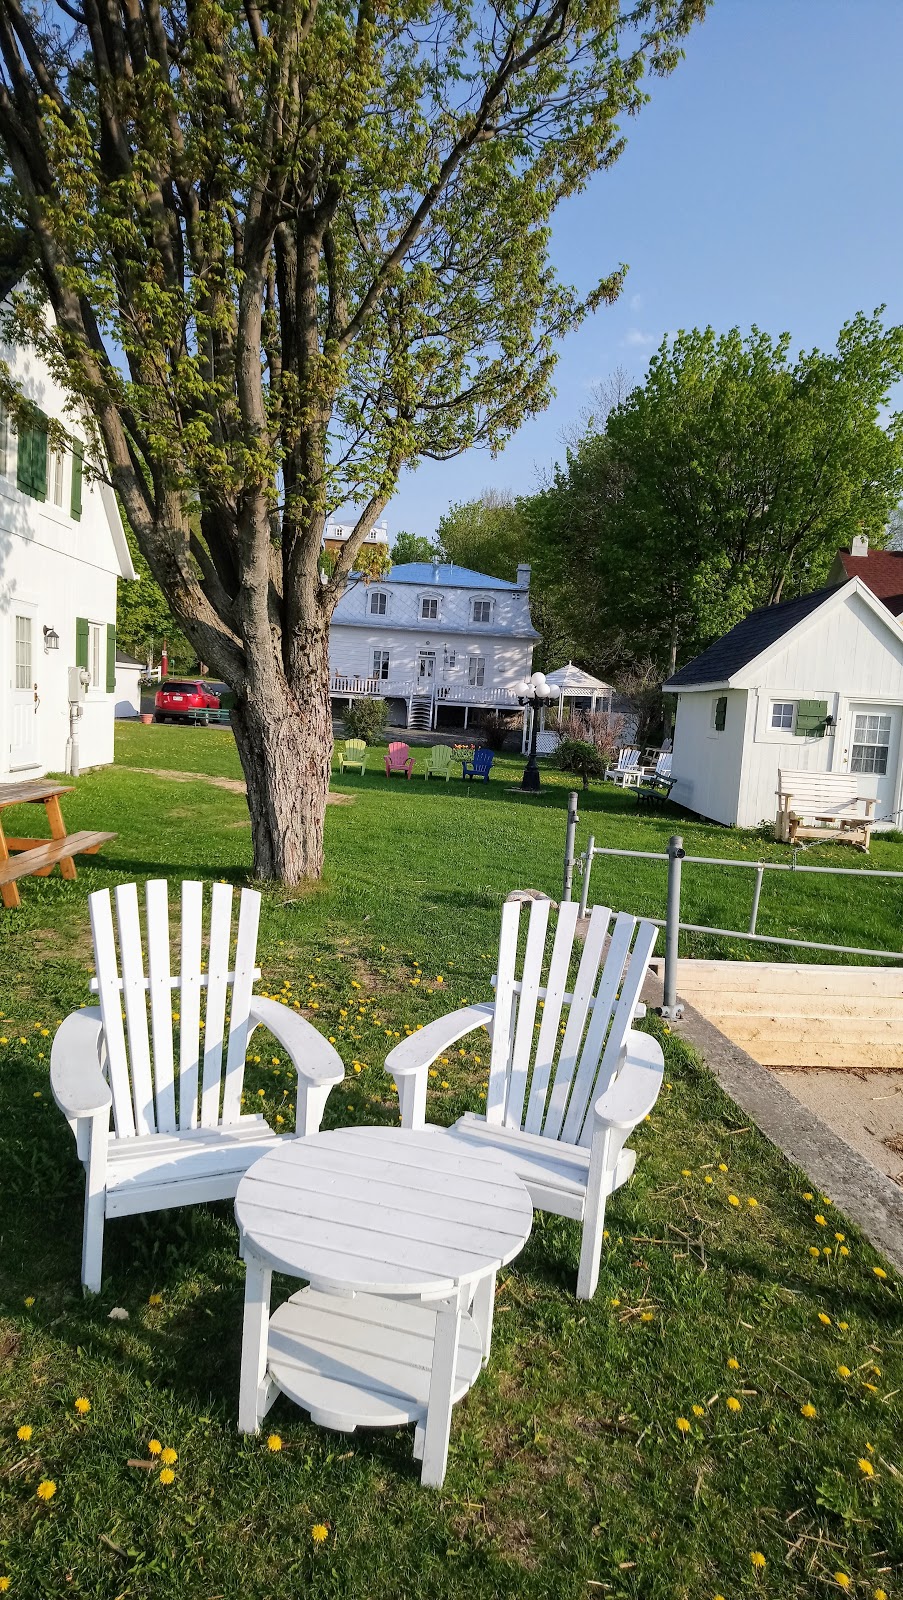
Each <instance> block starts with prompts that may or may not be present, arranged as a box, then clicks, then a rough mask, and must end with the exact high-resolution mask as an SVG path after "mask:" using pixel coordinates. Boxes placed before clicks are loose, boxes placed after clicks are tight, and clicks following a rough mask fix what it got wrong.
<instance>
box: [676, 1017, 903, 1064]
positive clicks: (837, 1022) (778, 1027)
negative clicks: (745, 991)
mask: <svg viewBox="0 0 903 1600" xmlns="http://www.w3.org/2000/svg"><path fill="white" fill-rule="evenodd" d="M703 1014H704V1015H705V1016H706V1017H708V1019H709V1021H710V1022H714V1024H715V1026H716V1028H720V1029H721V1032H722V1033H729V1034H730V1035H731V1037H737V1038H739V1037H740V1036H741V1035H742V1036H743V1038H745V1039H753V1038H759V1037H761V1036H763V1035H765V1036H767V1037H768V1038H771V1039H799V1038H800V1029H801V1025H804V1026H805V1039H804V1040H803V1041H802V1042H803V1044H805V1043H806V1042H807V1041H808V1039H810V1038H811V1039H817V1038H820V1037H822V1036H824V1037H826V1038H829V1039H838V1040H839V1039H850V1040H852V1039H855V1038H861V1039H863V1040H869V1039H871V1040H873V1041H874V1043H875V1044H887V1043H888V1042H890V1041H894V1042H897V1043H898V1047H899V1049H900V1052H901V1054H903V1033H901V1029H900V1024H899V1021H898V1020H897V1019H896V1018H895V1017H883V1018H870V1017H865V1016H858V1017H825V1018H823V1019H819V1018H818V1017H794V1016H789V1017H787V1016H784V1017H782V1016H779V1015H776V1014H775V1013H774V1012H770V1011H760V1012H758V1013H753V1014H750V1013H749V1012H744V1013H734V1014H733V1015H730V1014H727V1015H726V1014H725V1013H724V1012H723V1011H721V1010H720V1009H716V1008H715V1007H714V1006H713V1007H712V1009H711V1010H707V1011H705V1012H704V1013H703Z"/></svg>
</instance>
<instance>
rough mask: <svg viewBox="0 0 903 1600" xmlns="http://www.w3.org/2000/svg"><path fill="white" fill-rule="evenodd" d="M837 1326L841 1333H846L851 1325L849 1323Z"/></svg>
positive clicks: (839, 1323)
mask: <svg viewBox="0 0 903 1600" xmlns="http://www.w3.org/2000/svg"><path fill="white" fill-rule="evenodd" d="M837 1326H838V1328H839V1329H840V1331H841V1333H846V1331H847V1329H848V1328H849V1326H850V1324H849V1323H848V1322H838V1324H837Z"/></svg>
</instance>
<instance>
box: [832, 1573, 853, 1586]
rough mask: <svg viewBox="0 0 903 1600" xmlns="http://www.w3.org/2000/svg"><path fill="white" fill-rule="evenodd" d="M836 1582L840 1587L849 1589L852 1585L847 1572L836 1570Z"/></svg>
mask: <svg viewBox="0 0 903 1600" xmlns="http://www.w3.org/2000/svg"><path fill="white" fill-rule="evenodd" d="M834 1582H835V1583H836V1584H837V1587H838V1589H849V1587H850V1579H849V1577H848V1575H847V1574H846V1573H845V1572H835V1574H834Z"/></svg>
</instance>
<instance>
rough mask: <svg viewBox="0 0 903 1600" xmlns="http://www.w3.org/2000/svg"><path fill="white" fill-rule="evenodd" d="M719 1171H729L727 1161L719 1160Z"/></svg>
mask: <svg viewBox="0 0 903 1600" xmlns="http://www.w3.org/2000/svg"><path fill="white" fill-rule="evenodd" d="M718 1171H719V1172H726V1171H727V1162H726V1161H719V1163H718Z"/></svg>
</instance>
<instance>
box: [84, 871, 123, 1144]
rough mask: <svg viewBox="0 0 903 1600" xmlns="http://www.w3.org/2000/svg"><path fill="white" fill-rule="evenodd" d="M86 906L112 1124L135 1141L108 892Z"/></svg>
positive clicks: (92, 898)
mask: <svg viewBox="0 0 903 1600" xmlns="http://www.w3.org/2000/svg"><path fill="white" fill-rule="evenodd" d="M88 907H89V913H90V917H91V934H92V937H93V940H94V962H95V966H96V968H97V998H98V1000H99V1002H100V1014H101V1017H102V1019H103V1033H104V1046H105V1049H106V1069H107V1077H108V1079H109V1083H110V1093H111V1094H112V1097H113V1125H114V1127H115V1129H116V1133H117V1135H118V1137H119V1138H120V1139H128V1138H134V1135H135V1115H134V1112H133V1110H132V1085H131V1081H130V1079H129V1064H128V1056H127V1055H126V1048H125V1031H124V1029H123V1026H122V991H121V989H120V986H119V973H118V971H117V969H116V939H115V936H114V934H113V908H112V906H111V903H110V895H109V891H108V890H106V889H102V890H101V891H100V893H98V894H92V895H90V896H89V899H88Z"/></svg>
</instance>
